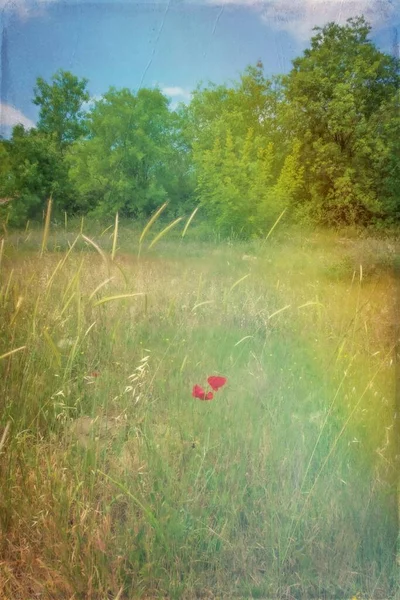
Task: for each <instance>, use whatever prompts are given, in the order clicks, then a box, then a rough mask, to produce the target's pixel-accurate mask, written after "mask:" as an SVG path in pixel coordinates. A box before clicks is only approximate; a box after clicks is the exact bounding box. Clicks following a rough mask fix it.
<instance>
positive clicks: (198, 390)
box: [192, 384, 206, 400]
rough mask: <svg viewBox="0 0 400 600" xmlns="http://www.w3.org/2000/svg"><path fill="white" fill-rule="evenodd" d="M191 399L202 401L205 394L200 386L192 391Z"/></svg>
mask: <svg viewBox="0 0 400 600" xmlns="http://www.w3.org/2000/svg"><path fill="white" fill-rule="evenodd" d="M192 396H193V398H200V400H204V398H205V396H206V393H205V391H204V390H203V388H202V387H201V386H200V385H197V384H196V385H195V386H194V387H193V390H192Z"/></svg>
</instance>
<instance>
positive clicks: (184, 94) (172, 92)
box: [161, 86, 192, 100]
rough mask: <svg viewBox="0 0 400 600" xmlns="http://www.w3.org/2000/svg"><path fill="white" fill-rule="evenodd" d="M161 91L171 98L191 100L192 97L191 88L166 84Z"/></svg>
mask: <svg viewBox="0 0 400 600" xmlns="http://www.w3.org/2000/svg"><path fill="white" fill-rule="evenodd" d="M161 91H162V93H163V94H164V95H165V96H170V98H182V99H185V100H190V98H191V97H192V94H191V93H190V92H189V90H185V89H184V88H182V87H179V86H170V87H168V86H166V87H163V88H161Z"/></svg>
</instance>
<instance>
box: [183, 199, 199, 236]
mask: <svg viewBox="0 0 400 600" xmlns="http://www.w3.org/2000/svg"><path fill="white" fill-rule="evenodd" d="M199 208H200V206H196V208H195V209H194V211H193V212H192V214H191V215H190V217H189V218H188V220H187V222H186V225H185V227H184V229H183V231H182V237H185V234H186V231H187V229H188V227H189V225H190V223H191V222H192V221H193V217H194V216H195V214H196V213H197V211H198V210H199Z"/></svg>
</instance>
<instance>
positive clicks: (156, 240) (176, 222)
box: [149, 217, 183, 250]
mask: <svg viewBox="0 0 400 600" xmlns="http://www.w3.org/2000/svg"><path fill="white" fill-rule="evenodd" d="M182 218H183V217H178V219H175V221H173V222H172V223H170V224H169V225H167V227H164V229H163V230H162V231H160V233H159V234H158V235H156V237H155V238H154V240H153V241H152V242H151V244H150V246H149V250H150V248H152V247H153V246H154V245H155V244H156V243H157V242H158V241H159V240H160V239H161V238H162V237H163V236H164V235H165V234H166V233H167V232H168V231H169V230H170V229H172V228H173V227H175V225H177V224H178V223H179V222H180V221H182Z"/></svg>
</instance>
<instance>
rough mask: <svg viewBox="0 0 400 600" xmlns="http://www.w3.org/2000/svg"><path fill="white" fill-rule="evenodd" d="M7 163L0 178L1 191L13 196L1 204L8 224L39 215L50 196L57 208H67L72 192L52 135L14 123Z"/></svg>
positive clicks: (23, 221) (8, 143) (8, 144)
mask: <svg viewBox="0 0 400 600" xmlns="http://www.w3.org/2000/svg"><path fill="white" fill-rule="evenodd" d="M7 166H8V168H7V171H6V173H5V175H6V179H4V175H3V177H1V175H0V181H1V180H2V181H3V185H4V188H3V189H4V193H5V194H6V195H7V196H11V197H12V200H11V201H10V202H8V204H7V205H6V206H4V207H3V212H5V211H6V212H7V213H8V220H9V222H10V223H11V224H13V225H17V226H20V225H24V224H25V222H26V220H27V219H35V218H38V217H39V218H40V217H41V216H42V213H43V210H44V209H45V206H46V201H47V199H48V198H49V196H50V195H52V196H53V199H54V201H55V206H56V209H58V210H65V209H67V208H68V200H69V199H70V198H71V197H72V196H73V194H72V190H71V189H70V184H69V182H68V171H67V168H66V165H65V163H64V162H63V160H61V159H60V153H59V149H58V144H57V140H56V139H55V137H54V136H52V135H49V134H46V133H43V132H40V131H38V130H37V129H30V130H28V131H27V130H25V129H24V127H23V126H22V125H17V126H16V127H14V129H13V133H12V137H11V140H10V141H9V142H7Z"/></svg>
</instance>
